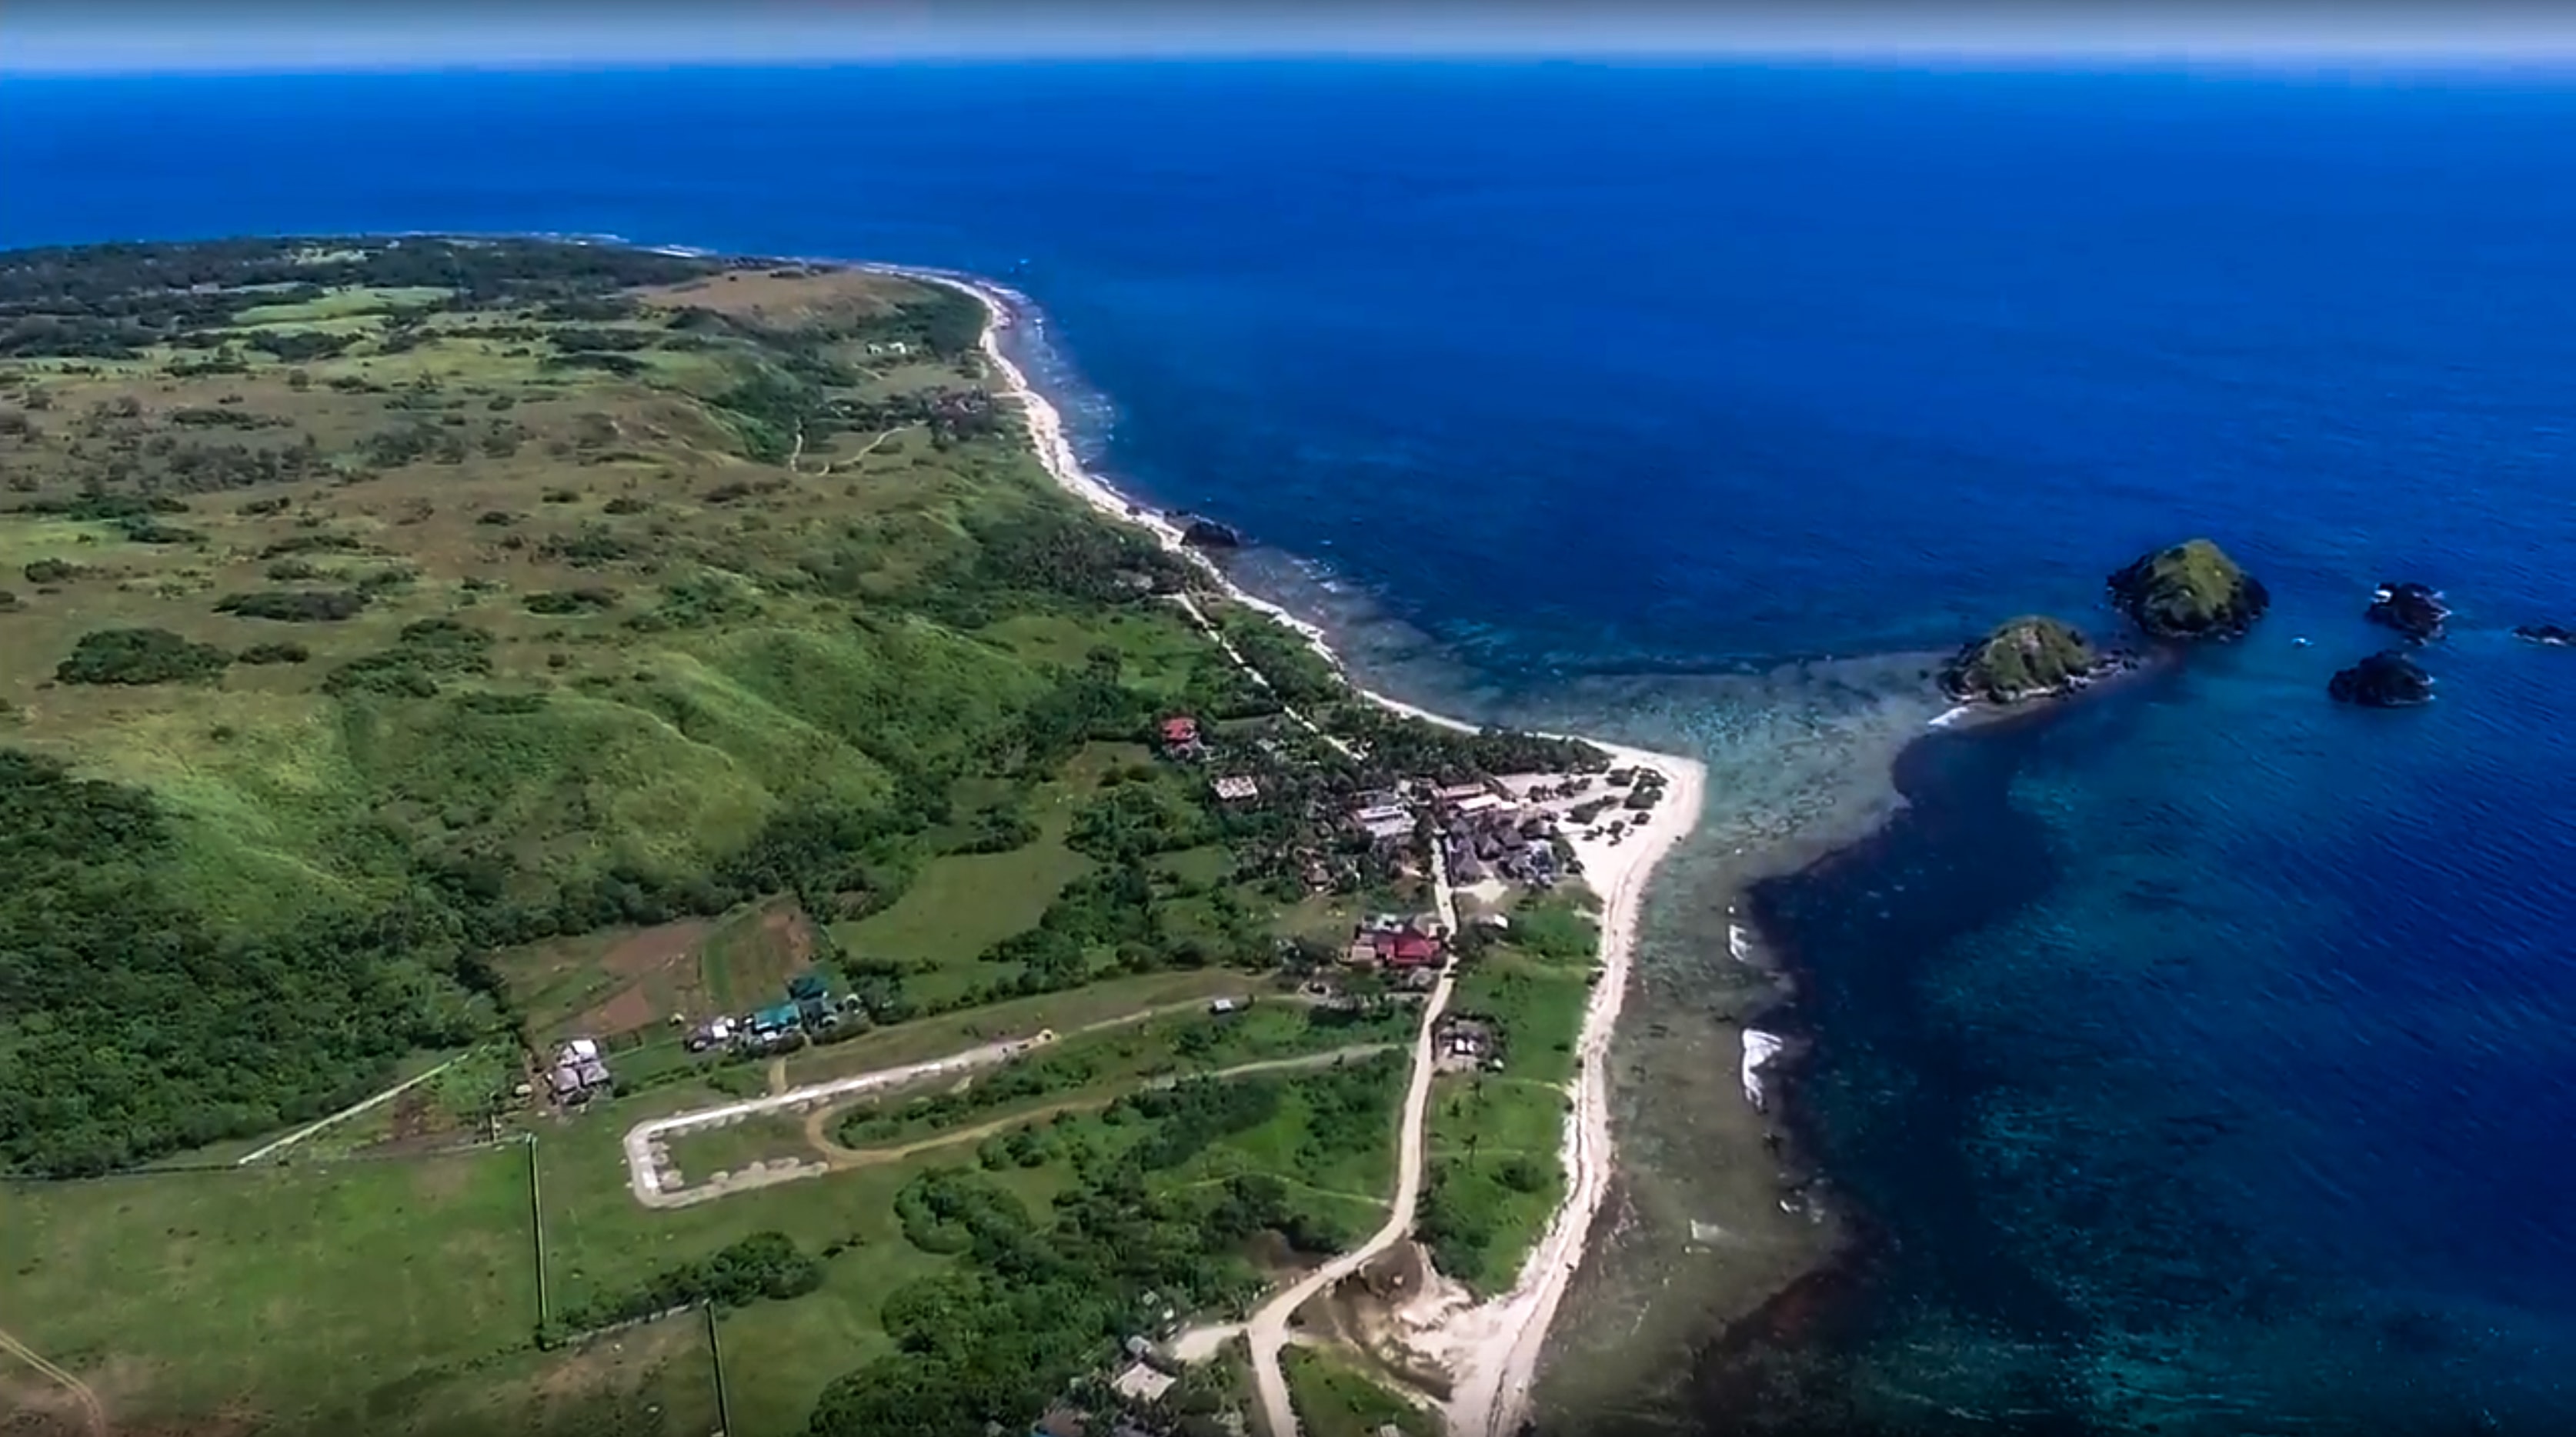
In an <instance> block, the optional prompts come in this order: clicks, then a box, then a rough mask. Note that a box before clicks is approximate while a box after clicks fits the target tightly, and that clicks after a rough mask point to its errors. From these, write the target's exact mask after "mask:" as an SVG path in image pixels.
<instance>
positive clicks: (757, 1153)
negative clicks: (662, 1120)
mask: <svg viewBox="0 0 2576 1437" xmlns="http://www.w3.org/2000/svg"><path fill="white" fill-rule="evenodd" d="M667 1145H668V1147H669V1148H670V1151H671V1162H672V1164H673V1165H674V1166H675V1167H677V1168H678V1169H679V1170H680V1181H682V1182H684V1183H699V1182H704V1181H706V1180H708V1179H709V1178H712V1177H714V1176H715V1175H716V1174H717V1173H732V1172H740V1171H742V1170H743V1169H744V1168H746V1167H749V1166H750V1165H752V1164H753V1163H771V1162H780V1161H797V1162H812V1161H815V1160H816V1159H818V1158H820V1157H821V1156H822V1154H820V1153H818V1152H816V1151H815V1150H814V1146H813V1144H811V1143H809V1142H807V1141H806V1140H805V1119H804V1116H803V1115H802V1114H799V1113H778V1114H771V1113H761V1114H756V1115H754V1116H752V1117H748V1118H744V1119H743V1120H741V1121H740V1122H735V1123H727V1124H726V1125H724V1126H723V1127H720V1128H691V1129H689V1130H687V1131H686V1132H682V1133H678V1134H675V1135H673V1136H672V1137H671V1138H670V1140H669V1142H668V1144H667Z"/></svg>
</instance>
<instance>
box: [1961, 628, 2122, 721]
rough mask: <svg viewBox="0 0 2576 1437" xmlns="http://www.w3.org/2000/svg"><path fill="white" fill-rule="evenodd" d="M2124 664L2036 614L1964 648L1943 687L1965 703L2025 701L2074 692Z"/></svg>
mask: <svg viewBox="0 0 2576 1437" xmlns="http://www.w3.org/2000/svg"><path fill="white" fill-rule="evenodd" d="M2118 667H2119V662H2118V661H2117V660H2116V659H2105V658H2104V657H2103V656H2102V655H2101V654H2100V653H2098V652H2096V651H2095V650H2094V648H2093V645H2092V644H2090V643H2088V642H2087V641H2086V640H2085V638H2084V636H2083V635H2082V634H2080V633H2078V632H2076V630H2075V627H2074V626H2073V625H2071V624H2068V623H2066V622H2065V621H2063V620H2060V619H2052V618H2049V617H2048V616H2046V615H2044V614H2031V615H2027V616H2025V617H2023V618H2018V619H2014V620H2013V621H2011V622H2010V623H2007V624H2002V625H1999V626H1998V627H1997V628H1996V629H1995V631H1994V632H1993V633H1990V634H1988V635H1986V636H1985V637H1984V638H1982V639H1972V640H1970V641H1969V642H1968V643H1967V644H1965V645H1964V646H1962V647H1961V648H1960V650H1959V652H1958V653H1956V654H1954V655H1952V656H1951V658H1950V661H1949V662H1948V663H1947V664H1944V665H1943V666H1942V668H1941V691H1942V692H1943V693H1946V694H1948V695H1949V696H1950V697H1952V698H1954V699H1958V700H1961V701H1962V702H1969V703H1994V704H2009V703H2019V702H2021V701H2022V700H2024V699H2034V698H2045V697H2048V696H2050V695H2053V694H2064V693H2072V692H2074V691H2075V690H2077V689H2080V688H2083V687H2084V686H2085V685H2086V684H2089V683H2091V682H2092V681H2093V679H2094V678H2095V677H2097V676H2099V675H2100V674H2102V673H2104V672H2107V671H2109V670H2112V669H2116V668H2118Z"/></svg>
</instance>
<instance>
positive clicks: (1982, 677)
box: [1939, 539, 2271, 708]
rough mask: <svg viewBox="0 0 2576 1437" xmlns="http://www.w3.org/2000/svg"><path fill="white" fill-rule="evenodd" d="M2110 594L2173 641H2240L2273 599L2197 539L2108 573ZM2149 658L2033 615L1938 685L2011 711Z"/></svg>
mask: <svg viewBox="0 0 2576 1437" xmlns="http://www.w3.org/2000/svg"><path fill="white" fill-rule="evenodd" d="M2107 587H2108V589H2109V591H2110V596H2111V601H2112V604H2113V606H2114V607H2116V608H2117V609H2118V610H2119V611H2120V612H2121V613H2122V614H2124V615H2126V616H2127V617H2128V619H2129V621H2130V622H2131V623H2132V624H2134V625H2136V626H2137V628H2138V630H2139V632H2140V633H2142V634H2144V635H2145V636H2146V637H2148V638H2149V639H2152V640H2156V641H2160V642H2163V643H2167V644H2176V643H2191V642H2199V641H2207V640H2224V639H2231V638H2236V637H2239V636H2241V635H2243V634H2244V633H2245V632H2246V631H2247V630H2249V629H2251V628H2252V627H2253V625H2254V623H2255V621H2256V620H2257V619H2259V618H2261V617H2262V615H2263V611H2264V610H2265V609H2266V608H2267V607H2269V606H2270V604H2271V596H2270V594H2269V593H2267V592H2266V591H2265V590H2264V588H2263V585H2262V582H2261V581H2260V580H2258V579H2256V578H2255V577H2254V576H2253V575H2251V574H2248V573H2246V572H2245V570H2244V569H2243V568H2242V567H2240V566H2239V565H2238V564H2237V563H2236V561H2235V560H2234V559H2231V558H2229V557H2228V555H2227V551H2225V550H2224V549H2221V548H2219V547H2218V546H2217V545H2216V544H2214V543H2212V542H2210V541H2209V540H2207V539H2191V540H2187V541H2185V542H2183V543H2180V544H2176V545H2174V546H2173V547H2171V548H2168V549H2162V550H2158V551H2157V552H2155V553H2152V554H2146V555H2142V556H2140V557H2139V558H2138V559H2136V560H2135V561H2133V562H2131V563H2130V564H2128V565H2126V566H2124V567H2123V568H2121V569H2120V570H2119V571H2118V572H2116V573H2114V574H2112V575H2111V577H2110V579H2109V580H2108V582H2107ZM2141 662H2143V660H2142V658H2141V656H2139V655H2137V654H2134V653H2131V652H2128V651H2126V650H2120V649H2112V650H2108V651H2105V650H2102V649H2099V648H2096V647H2095V646H2094V644H2093V642H2092V641H2091V640H2090V639H2088V638H2086V637H2085V636H2084V634H2083V633H2082V632H2081V631H2080V630H2078V629H2077V628H2076V627H2075V626H2074V625H2072V624H2069V623H2067V622H2066V621H2065V620H2063V619H2057V618H2052V617H2049V616H2048V615H2045V614H2031V615H2025V616H2024V617H2021V618H2018V619H2013V620H2010V621H2008V622H2006V623H2003V624H2001V625H1998V626H1997V627H1996V628H1995V629H1994V630H1993V631H1992V632H1991V633H1988V634H1987V635H1985V636H1984V637H1983V638H1978V639H1972V640H1970V641H1969V642H1968V643H1967V644H1965V645H1963V646H1962V647H1961V648H1960V649H1959V651H1958V652H1957V653H1955V654H1953V655H1951V656H1950V658H1949V660H1948V661H1947V662H1946V663H1944V664H1943V665H1942V666H1941V670H1940V674H1939V680H1940V684H1941V691H1942V692H1943V693H1945V694H1947V695H1949V696H1950V697H1951V698H1952V699H1953V700H1956V701H1957V702H1959V703H1962V704H1972V705H1978V706H1984V707H1996V708H2011V707H2015V706H2018V705H2022V704H2027V703H2031V702H2033V701H2036V700H2041V699H2052V698H2062V697H2064V696H2066V695H2069V694H2075V693H2080V692H2082V691H2084V690H2085V689H2087V688H2090V687H2092V686H2093V685H2094V684H2095V683H2096V682H2098V681H2100V680H2102V679H2105V678H2109V677H2111V676H2114V675H2117V674H2121V673H2125V672H2128V671H2129V670H2131V669H2134V668H2136V667H2137V666H2138V665H2139V664H2140V663H2141Z"/></svg>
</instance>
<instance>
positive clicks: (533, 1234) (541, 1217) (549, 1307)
mask: <svg viewBox="0 0 2576 1437" xmlns="http://www.w3.org/2000/svg"><path fill="white" fill-rule="evenodd" d="M523 1141H525V1143H526V1144H527V1148H528V1235H529V1237H530V1239H531V1240H532V1241H533V1242H534V1243H535V1245H536V1250H537V1330H538V1331H540V1332H543V1331H544V1330H545V1327H546V1323H547V1322H548V1321H549V1320H550V1319H552V1317H553V1316H554V1304H553V1303H552V1302H551V1301H549V1300H548V1298H547V1295H546V1204H545V1201H544V1197H543V1195H542V1194H541V1193H540V1192H539V1191H538V1188H537V1135H536V1134H534V1133H529V1134H528V1135H527V1136H526V1137H525V1139H523Z"/></svg>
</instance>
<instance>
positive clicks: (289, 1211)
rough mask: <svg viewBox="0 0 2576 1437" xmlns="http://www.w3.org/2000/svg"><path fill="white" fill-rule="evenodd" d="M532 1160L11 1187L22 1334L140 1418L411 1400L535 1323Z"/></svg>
mask: <svg viewBox="0 0 2576 1437" xmlns="http://www.w3.org/2000/svg"><path fill="white" fill-rule="evenodd" d="M526 1163H527V1159H526V1154H525V1153H524V1152H522V1151H521V1150H520V1149H518V1148H516V1147H514V1146H513V1147H502V1148H495V1149H484V1150H479V1151H474V1152H467V1153H455V1154H447V1155H441V1156H436V1157H427V1158H417V1159H408V1160H404V1161H399V1162H352V1163H339V1164H331V1165H326V1166H306V1167H292V1168H270V1167H261V1168H254V1169H245V1170H242V1171H240V1172H222V1173H170V1174H154V1175H149V1176H136V1177H127V1178H113V1179H104V1180H99V1181H95V1182H86V1183H73V1184H53V1185H32V1186H11V1187H0V1269H5V1270H6V1271H7V1272H8V1273H9V1274H10V1276H9V1282H8V1288H9V1293H10V1302H9V1327H10V1331H11V1332H12V1333H13V1334H15V1335H16V1336H17V1337H19V1338H20V1339H21V1340H22V1341H24V1342H26V1343H28V1344H29V1345H30V1346H32V1347H34V1348H36V1349H37V1350H38V1351H41V1352H43V1353H45V1354H47V1355H48V1356H49V1357H51V1358H52V1359H53V1360H54V1361H56V1362H59V1363H61V1364H62V1365H63V1366H65V1367H67V1368H69V1369H71V1370H72V1371H73V1372H75V1373H77V1374H80V1375H81V1376H82V1377H83V1379H84V1380H85V1381H88V1382H90V1383H91V1385H93V1386H95V1387H97V1388H99V1390H100V1392H101V1395H102V1397H103V1398H104V1399H106V1400H108V1401H109V1402H110V1404H111V1408H112V1411H113V1413H114V1415H115V1416H116V1417H117V1418H118V1419H119V1420H120V1422H131V1423H133V1424H135V1425H136V1426H138V1427H142V1426H149V1425H152V1424H154V1423H156V1422H160V1421H165V1420H176V1419H182V1418H186V1417H190V1416H193V1415H197V1414H204V1413H209V1412H218V1411H253V1412H258V1413H260V1414H262V1415H263V1417H264V1418H265V1419H266V1420H268V1421H270V1422H273V1423H274V1424H275V1425H276V1428H277V1430H282V1431H301V1430H306V1429H308V1428H310V1429H314V1430H329V1429H330V1424H331V1422H332V1420H333V1419H335V1418H338V1417H346V1416H349V1415H351V1414H362V1413H373V1412H378V1411H391V1412H399V1411H400V1410H402V1406H403V1402H404V1399H405V1394H406V1393H407V1392H409V1391H410V1390H412V1389H413V1388H414V1387H416V1386H417V1385H419V1384H421V1383H423V1382H424V1381H428V1380H431V1379H432V1378H434V1377H435V1376H436V1375H437V1374H442V1373H448V1372H454V1371H458V1370H462V1369H463V1368H464V1367H465V1366H466V1365H467V1364H472V1363H477V1362H481V1361H484V1360H487V1359H492V1358H494V1357H496V1356H498V1355H500V1354H503V1353H506V1352H508V1351H509V1350H511V1349H512V1348H514V1347H517V1346H519V1345H522V1344H524V1343H526V1342H527V1341H528V1339H529V1337H530V1334H531V1333H532V1332H533V1330H534V1324H535V1315H536V1300H537V1299H536V1273H535V1259H534V1255H533V1251H532V1248H531V1245H530V1233H529V1227H528V1190H527V1166H526ZM343 1430H345V1429H343Z"/></svg>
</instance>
